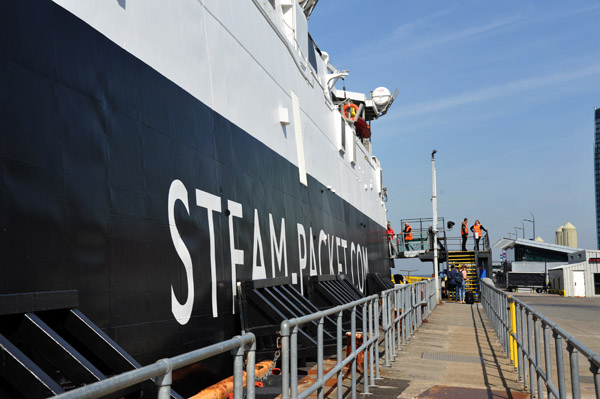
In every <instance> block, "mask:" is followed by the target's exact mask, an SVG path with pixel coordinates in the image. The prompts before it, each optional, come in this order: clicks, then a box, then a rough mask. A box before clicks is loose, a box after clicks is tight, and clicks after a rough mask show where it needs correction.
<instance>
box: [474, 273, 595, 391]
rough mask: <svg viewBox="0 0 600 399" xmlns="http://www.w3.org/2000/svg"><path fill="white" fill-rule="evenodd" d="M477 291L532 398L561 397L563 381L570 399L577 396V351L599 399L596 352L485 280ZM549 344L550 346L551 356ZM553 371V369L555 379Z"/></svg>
mask: <svg viewBox="0 0 600 399" xmlns="http://www.w3.org/2000/svg"><path fill="white" fill-rule="evenodd" d="M481 294H482V295H481V297H482V299H481V302H482V304H483V306H484V309H485V312H486V313H487V315H488V317H489V318H490V320H491V322H492V324H493V326H494V329H495V330H496V334H497V335H498V338H499V340H500V342H501V344H502V346H503V347H504V350H505V351H506V353H507V354H509V355H510V358H511V362H512V363H513V365H514V367H515V370H516V371H518V375H519V380H520V381H522V382H523V385H524V387H525V388H526V389H529V390H530V393H531V397H532V398H534V397H535V398H537V399H541V398H543V397H544V391H546V397H547V398H559V399H564V398H566V397H567V393H566V392H567V382H570V385H571V387H570V388H571V389H570V390H571V394H572V398H573V399H579V398H581V386H580V379H581V378H580V374H579V371H580V370H579V354H581V355H582V356H584V357H585V359H587V361H588V362H589V364H590V368H589V370H590V372H591V373H592V377H593V381H594V388H595V397H596V399H600V371H599V370H600V354H598V353H595V352H593V351H592V350H590V349H589V348H587V347H586V346H585V345H584V344H582V343H581V342H580V341H579V340H577V338H575V337H574V336H573V335H571V334H569V333H568V332H566V331H565V330H563V329H562V328H561V327H559V326H558V325H557V324H556V323H554V322H552V321H551V320H550V319H548V318H547V317H546V316H544V315H543V314H541V313H539V312H537V311H535V310H533V308H531V307H530V306H529V305H527V304H525V303H523V302H522V301H520V300H519V299H517V298H514V297H512V296H510V295H507V294H506V293H504V292H502V291H500V290H499V289H497V288H495V287H493V286H492V285H491V284H490V283H489V282H487V281H485V280H484V281H482V284H481ZM540 331H541V332H542V334H541V333H540ZM542 335H543V339H542ZM563 341H564V342H565V343H566V351H567V354H568V357H569V366H570V378H569V380H570V381H569V380H567V376H566V373H565V364H564V356H563V354H564V350H563ZM551 346H554V352H555V355H554V357H553V356H552V350H551ZM542 347H543V351H544V356H543V358H542ZM553 366H554V367H553ZM553 371H556V378H555V377H554V376H553ZM557 384H558V386H557Z"/></svg>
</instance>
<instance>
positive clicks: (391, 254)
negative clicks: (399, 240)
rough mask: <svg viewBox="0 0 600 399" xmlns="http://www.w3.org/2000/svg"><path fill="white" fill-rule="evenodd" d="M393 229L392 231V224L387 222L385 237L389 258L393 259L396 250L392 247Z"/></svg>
mask: <svg viewBox="0 0 600 399" xmlns="http://www.w3.org/2000/svg"><path fill="white" fill-rule="evenodd" d="M394 236H395V234H394V229H392V224H391V223H390V222H387V237H388V246H389V247H390V257H393V256H394V255H395V254H396V252H397V251H396V248H395V246H394V241H393V240H394Z"/></svg>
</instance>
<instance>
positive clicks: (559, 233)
mask: <svg viewBox="0 0 600 399" xmlns="http://www.w3.org/2000/svg"><path fill="white" fill-rule="evenodd" d="M554 243H555V244H556V245H564V246H567V247H571V248H577V229H576V228H575V226H573V225H572V224H571V222H567V224H565V225H564V226H560V227H559V228H558V229H557V230H556V232H555V237H554Z"/></svg>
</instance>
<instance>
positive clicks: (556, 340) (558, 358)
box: [552, 331, 567, 399]
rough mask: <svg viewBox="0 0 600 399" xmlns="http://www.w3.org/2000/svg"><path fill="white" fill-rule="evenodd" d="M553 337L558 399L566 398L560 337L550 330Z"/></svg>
mask: <svg viewBox="0 0 600 399" xmlns="http://www.w3.org/2000/svg"><path fill="white" fill-rule="evenodd" d="M552 336H553V337H554V349H555V352H556V373H557V378H558V395H559V398H560V399H566V398H567V388H566V385H565V366H564V361H563V349H562V337H561V336H560V334H557V333H556V331H553V332H552Z"/></svg>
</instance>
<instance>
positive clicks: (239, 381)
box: [54, 333, 256, 399]
mask: <svg viewBox="0 0 600 399" xmlns="http://www.w3.org/2000/svg"><path fill="white" fill-rule="evenodd" d="M255 350H256V338H255V337H254V334H252V333H247V334H244V335H241V336H240V335H238V336H235V337H233V338H231V339H228V340H226V341H222V342H218V343H216V344H213V345H210V346H207V347H204V348H201V349H197V350H195V351H192V352H188V353H184V354H182V355H179V356H175V357H172V358H169V359H161V360H158V361H157V362H156V363H153V364H150V365H148V366H145V367H142V368H139V369H135V370H131V371H128V372H125V373H123V374H119V375H116V376H114V377H111V378H107V379H105V380H102V381H98V382H95V383H93V384H90V385H86V386H83V387H80V388H76V389H73V390H71V391H68V392H65V393H62V394H60V395H57V396H54V398H56V399H95V398H100V397H103V396H106V395H109V394H111V393H114V392H117V391H119V390H121V389H124V388H127V387H130V386H133V385H136V384H139V383H140V382H143V381H147V380H149V379H151V378H154V377H157V378H156V381H155V384H156V385H157V386H158V398H159V399H169V398H170V396H171V383H172V372H173V370H177V369H179V368H182V367H185V366H189V365H190V364H193V363H196V362H199V361H201V360H205V359H208V358H210V357H213V356H216V355H219V354H221V353H224V352H228V351H235V352H234V356H235V359H234V365H233V392H234V398H236V399H237V398H240V399H241V398H242V396H243V389H244V387H243V370H244V354H245V352H246V351H247V352H248V366H247V378H246V380H247V381H254V367H255V364H254V363H255ZM247 395H248V398H254V384H248V387H247Z"/></svg>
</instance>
